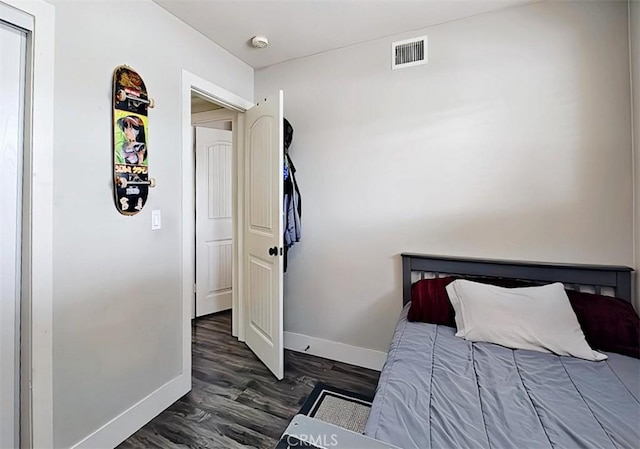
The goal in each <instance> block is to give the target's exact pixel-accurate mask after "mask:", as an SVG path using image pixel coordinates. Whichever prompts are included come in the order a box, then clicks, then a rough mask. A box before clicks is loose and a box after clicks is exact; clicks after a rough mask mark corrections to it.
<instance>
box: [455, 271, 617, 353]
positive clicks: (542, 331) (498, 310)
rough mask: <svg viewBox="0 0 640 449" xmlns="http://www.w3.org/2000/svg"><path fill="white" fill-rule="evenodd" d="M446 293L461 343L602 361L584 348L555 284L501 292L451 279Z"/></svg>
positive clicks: (573, 317) (563, 294)
mask: <svg viewBox="0 0 640 449" xmlns="http://www.w3.org/2000/svg"><path fill="white" fill-rule="evenodd" d="M447 293H448V295H449V299H450V300H451V304H452V305H453V308H454V310H455V312H456V317H455V319H456V326H457V327H458V332H457V333H456V336H458V337H463V338H464V339H465V340H469V341H486V342H489V343H495V344H498V345H502V346H506V347H508V348H517V349H530V350H533V351H540V352H553V353H555V354H558V355H568V356H573V357H578V358H581V359H585V360H594V361H596V360H604V359H606V358H607V356H606V355H604V354H601V353H599V352H596V351H594V350H593V349H591V347H589V344H588V343H587V341H586V340H585V338H584V333H583V332H582V329H581V328H580V324H579V323H578V319H577V318H576V314H575V312H574V311H573V309H572V308H571V303H570V302H569V298H568V297H567V294H566V292H565V291H564V286H563V285H562V284H560V283H555V284H550V285H544V286H541V287H525V288H502V287H496V286H494V285H487V284H481V283H478V282H471V281H467V280H457V281H453V282H452V283H451V284H449V285H448V286H447Z"/></svg>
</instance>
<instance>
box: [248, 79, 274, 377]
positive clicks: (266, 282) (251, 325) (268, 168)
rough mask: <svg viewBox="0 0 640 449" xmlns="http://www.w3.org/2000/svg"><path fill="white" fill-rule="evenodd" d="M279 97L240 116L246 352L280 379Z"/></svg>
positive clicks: (261, 103) (262, 102)
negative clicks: (242, 132)
mask: <svg viewBox="0 0 640 449" xmlns="http://www.w3.org/2000/svg"><path fill="white" fill-rule="evenodd" d="M282 110H283V93H282V91H280V92H279V94H278V95H276V96H274V97H271V98H267V99H265V100H264V101H260V103H258V104H257V105H256V106H255V107H253V108H251V109H249V110H248V111H247V112H246V113H245V141H244V142H245V143H244V145H245V154H244V158H245V159H244V160H245V173H244V187H245V194H244V195H245V208H246V209H245V220H244V223H245V225H244V228H245V229H244V236H245V239H244V248H243V251H242V255H243V262H244V296H245V298H244V301H245V302H244V304H245V307H244V317H245V339H246V343H247V345H248V346H249V348H251V350H252V351H253V352H254V353H255V354H256V355H257V356H258V357H259V358H260V360H262V362H263V363H264V364H265V365H266V366H267V367H268V368H269V369H270V370H271V371H272V372H273V374H274V375H275V376H276V377H277V378H278V379H282V378H283V376H284V348H283V344H284V342H283V327H282V326H283V304H282V302H283V301H282V300H283V293H282V239H283V222H282V201H283V200H282V195H283V179H282V164H283V154H282V148H283V126H282V120H283V115H282Z"/></svg>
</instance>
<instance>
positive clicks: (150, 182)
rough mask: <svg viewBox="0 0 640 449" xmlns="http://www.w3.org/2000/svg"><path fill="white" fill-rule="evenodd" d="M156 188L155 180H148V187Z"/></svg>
mask: <svg viewBox="0 0 640 449" xmlns="http://www.w3.org/2000/svg"><path fill="white" fill-rule="evenodd" d="M155 186H156V178H149V187H151V188H154V187H155Z"/></svg>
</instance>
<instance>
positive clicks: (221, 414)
mask: <svg viewBox="0 0 640 449" xmlns="http://www.w3.org/2000/svg"><path fill="white" fill-rule="evenodd" d="M192 353H193V389H192V390H191V392H189V393H188V394H187V395H185V396H183V397H182V398H181V399H180V400H178V401H177V402H175V403H174V404H173V405H172V406H171V407H169V408H168V409H167V410H165V411H164V412H162V413H161V414H160V415H158V416H157V417H156V418H155V419H153V420H152V421H151V422H150V423H148V424H147V425H146V426H144V427H143V428H142V429H140V430H139V431H138V432H136V433H135V434H133V435H132V436H131V437H130V438H129V439H127V440H126V441H124V442H123V443H122V444H121V445H120V446H118V448H119V449H141V448H145V449H146V448H193V449H200V448H225V449H234V448H246V447H255V448H264V449H272V448H273V447H275V445H276V443H277V441H278V439H279V438H280V435H282V432H283V431H284V429H285V428H286V427H287V425H288V424H289V421H290V420H291V418H293V416H294V415H295V414H296V413H297V412H298V410H299V409H300V407H301V406H302V404H303V403H304V401H305V399H306V398H307V396H308V395H309V393H311V390H312V389H313V387H314V386H315V384H316V382H318V381H321V382H326V383H327V384H330V385H334V386H336V387H339V388H344V389H347V390H351V391H355V392H358V393H362V394H366V395H370V396H373V393H374V391H375V387H376V385H377V383H378V376H379V374H380V373H378V372H377V371H372V370H368V369H365V368H360V367H356V366H352V365H347V364H345V363H340V362H334V361H331V360H327V359H322V358H319V357H314V356H311V355H309V354H302V353H298V352H292V351H285V378H284V379H283V380H281V381H277V380H276V379H275V377H273V375H272V374H271V372H270V371H269V370H267V368H265V367H264V365H262V363H261V362H260V361H259V360H258V358H257V357H256V356H255V355H254V354H253V353H252V352H251V351H250V350H249V349H248V348H247V346H246V345H245V344H244V343H240V342H239V341H238V340H236V339H235V338H233V337H232V336H231V313H230V312H222V313H219V314H215V315H209V316H207V317H202V318H198V319H196V320H194V322H193V345H192Z"/></svg>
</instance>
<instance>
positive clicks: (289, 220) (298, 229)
mask: <svg viewBox="0 0 640 449" xmlns="http://www.w3.org/2000/svg"><path fill="white" fill-rule="evenodd" d="M284 161H285V170H284V211H283V212H284V244H285V247H286V248H287V249H288V248H290V247H291V246H293V244H294V243H296V242H299V241H300V238H301V237H302V220H301V219H302V198H301V196H300V189H299V188H298V183H297V181H296V176H295V173H296V168H295V166H294V165H293V162H292V161H291V158H290V157H289V154H288V153H286V152H285V155H284Z"/></svg>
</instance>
